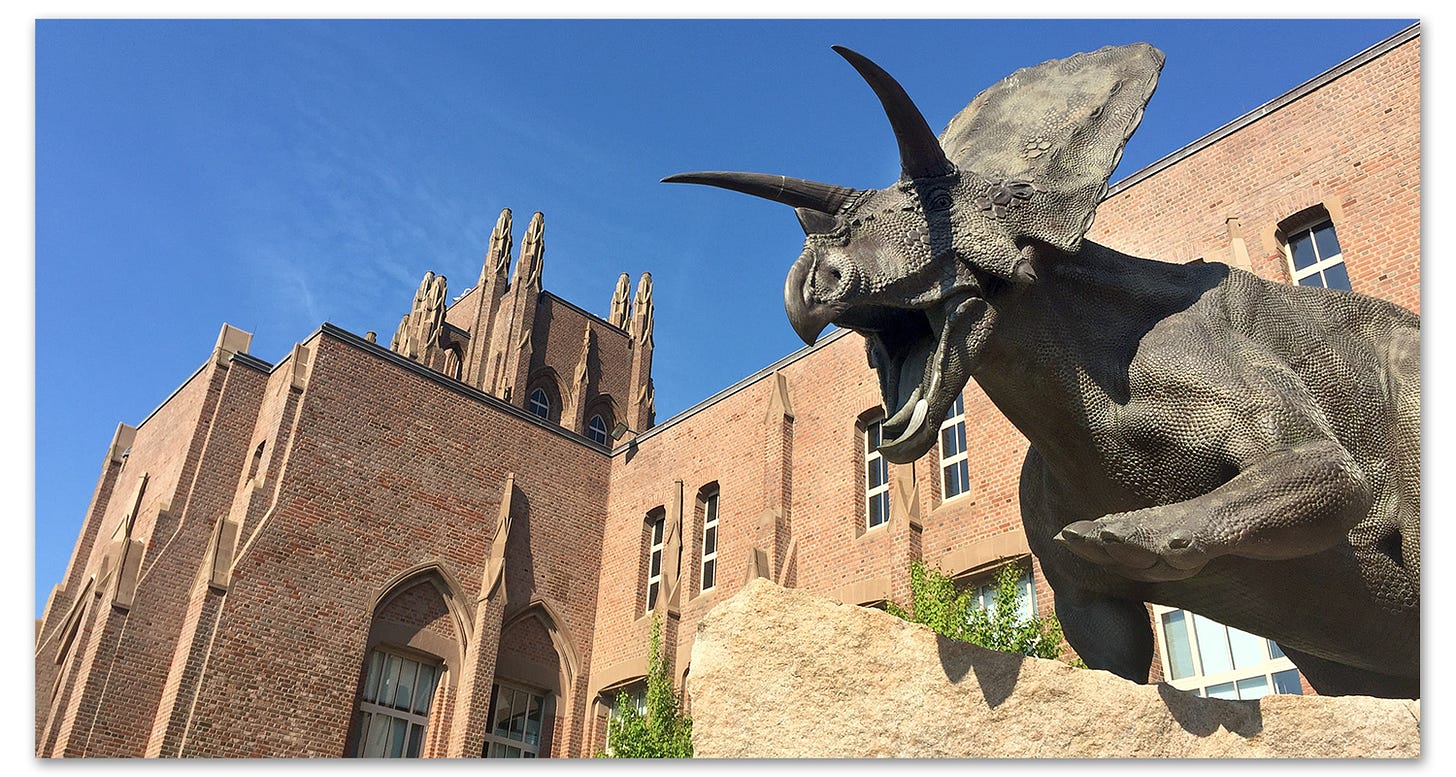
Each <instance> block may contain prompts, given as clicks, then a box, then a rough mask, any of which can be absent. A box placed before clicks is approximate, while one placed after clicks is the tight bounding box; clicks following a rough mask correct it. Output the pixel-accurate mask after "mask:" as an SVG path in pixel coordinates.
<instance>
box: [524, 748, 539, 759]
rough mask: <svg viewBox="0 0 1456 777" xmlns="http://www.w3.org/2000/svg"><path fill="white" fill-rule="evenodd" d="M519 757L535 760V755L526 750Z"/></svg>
mask: <svg viewBox="0 0 1456 777" xmlns="http://www.w3.org/2000/svg"><path fill="white" fill-rule="evenodd" d="M521 757H522V758H535V757H536V754H535V753H533V752H531V751H530V750H527V751H526V752H524V753H521Z"/></svg>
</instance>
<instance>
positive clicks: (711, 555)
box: [698, 488, 718, 591]
mask: <svg viewBox="0 0 1456 777" xmlns="http://www.w3.org/2000/svg"><path fill="white" fill-rule="evenodd" d="M701 498H702V500H703V570H702V577H701V578H699V579H700V580H701V581H702V582H701V583H700V585H699V588H698V590H699V591H710V590H712V589H713V587H714V586H716V585H717V584H718V489H717V488H713V489H710V490H708V491H706V492H704V493H703V495H702V497H701Z"/></svg>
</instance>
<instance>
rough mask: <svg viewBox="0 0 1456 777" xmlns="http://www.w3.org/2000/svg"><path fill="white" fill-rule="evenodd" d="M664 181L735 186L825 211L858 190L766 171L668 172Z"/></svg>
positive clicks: (831, 210)
mask: <svg viewBox="0 0 1456 777" xmlns="http://www.w3.org/2000/svg"><path fill="white" fill-rule="evenodd" d="M662 182H663V183H696V184H702V185H704V186H716V187H718V188H720V189H732V190H733V191H735V192H743V193H744V194H752V195H753V196H755V197H763V198H764V199H766V200H773V201H774V202H782V203H783V204H785V205H791V206H793V207H795V208H809V209H810V210H817V211H820V212H823V213H838V212H839V209H840V208H841V207H843V206H844V205H845V204H847V203H848V202H850V201H851V200H852V199H854V196H855V195H856V194H858V193H859V192H858V191H857V190H855V189H848V188H845V187H843V186H832V185H830V184H827V183H817V182H815V181H806V180H804V179H802V178H789V177H787V176H783V175H768V174H766V173H719V172H711V173H678V174H677V175H669V176H668V177H666V178H664V179H662Z"/></svg>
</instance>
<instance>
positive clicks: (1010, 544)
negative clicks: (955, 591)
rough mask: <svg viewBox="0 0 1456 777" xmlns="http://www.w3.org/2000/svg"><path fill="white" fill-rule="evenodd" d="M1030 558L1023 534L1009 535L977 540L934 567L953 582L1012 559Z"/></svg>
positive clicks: (941, 558) (952, 552)
mask: <svg viewBox="0 0 1456 777" xmlns="http://www.w3.org/2000/svg"><path fill="white" fill-rule="evenodd" d="M1030 554H1031V546H1029V545H1027V543H1026V534H1025V532H1020V531H1008V532H1002V533H1001V534H996V535H993V536H991V537H987V538H985V539H983V540H978V541H976V542H973V543H971V544H970V545H966V546H964V547H962V548H960V549H959V550H955V551H951V552H950V553H947V554H945V555H943V556H941V557H940V558H939V559H938V560H937V562H936V564H937V566H939V567H940V569H941V571H942V572H944V573H945V574H946V575H948V576H950V577H952V578H959V577H966V576H969V575H976V574H979V573H981V572H985V571H987V570H989V569H991V568H993V567H996V566H999V565H1000V564H1002V563H1005V562H1007V561H1011V560H1012V559H1016V558H1021V557H1023V556H1027V555H1030Z"/></svg>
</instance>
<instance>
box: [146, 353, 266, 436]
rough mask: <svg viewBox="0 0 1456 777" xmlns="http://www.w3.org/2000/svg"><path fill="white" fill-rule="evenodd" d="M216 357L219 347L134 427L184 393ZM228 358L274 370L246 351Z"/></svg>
mask: <svg viewBox="0 0 1456 777" xmlns="http://www.w3.org/2000/svg"><path fill="white" fill-rule="evenodd" d="M216 358H217V349H213V352H212V354H210V355H208V357H207V361H205V362H203V363H202V364H200V365H198V367H197V369H195V370H193V371H192V374H191V375H188V376H187V379H186V380H184V381H182V382H181V383H178V384H177V388H174V389H172V393H170V394H168V395H167V398H166V399H164V400H162V402H161V404H159V405H157V406H156V407H154V408H152V412H150V413H147V416H146V417H145V418H143V419H142V420H141V421H140V422H138V423H137V425H136V426H135V427H133V428H135V429H140V428H142V425H143V424H145V423H146V422H148V421H150V420H152V416H154V415H156V414H157V413H160V412H161V411H162V408H164V407H166V406H167V403H168V402H171V401H172V398H173V397H175V396H177V395H178V394H180V393H182V389H185V388H187V384H188V383H191V382H192V380H193V379H194V378H196V377H197V376H198V375H201V374H202V371H203V370H205V369H207V367H208V365H210V364H212V363H213V360H214V359H216ZM228 358H229V359H230V360H232V361H235V362H237V363H239V364H242V365H245V366H248V367H252V368H253V369H255V370H261V371H262V372H264V373H272V372H273V365H271V364H269V363H268V362H265V361H263V360H262V359H259V358H258V357H256V356H251V355H249V354H246V353H234V354H233V355H232V356H230V357H228Z"/></svg>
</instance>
